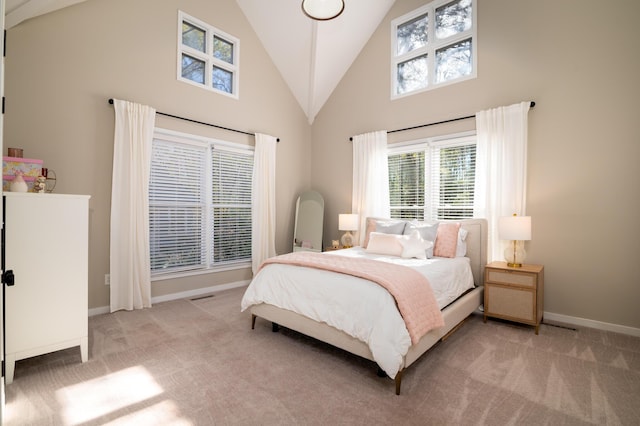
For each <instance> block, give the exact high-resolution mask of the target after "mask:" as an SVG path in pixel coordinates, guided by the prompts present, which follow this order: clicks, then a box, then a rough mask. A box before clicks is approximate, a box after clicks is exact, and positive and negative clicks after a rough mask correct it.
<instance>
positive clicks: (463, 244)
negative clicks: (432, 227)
mask: <svg viewBox="0 0 640 426" xmlns="http://www.w3.org/2000/svg"><path fill="white" fill-rule="evenodd" d="M468 233H469V231H467V230H466V229H462V227H461V228H460V229H459V230H458V245H457V246H456V257H465V256H466V255H467V241H466V239H467V234H468Z"/></svg>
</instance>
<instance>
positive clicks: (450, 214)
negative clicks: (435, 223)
mask: <svg viewBox="0 0 640 426" xmlns="http://www.w3.org/2000/svg"><path fill="white" fill-rule="evenodd" d="M475 173H476V145H475V143H471V144H470V143H467V144H465V145H453V146H445V147H437V146H434V147H432V148H431V167H430V177H429V181H430V185H429V191H430V192H431V194H430V196H429V200H430V211H429V214H428V217H429V218H430V219H433V220H445V219H449V220H456V219H464V218H470V217H473V196H474V185H475Z"/></svg>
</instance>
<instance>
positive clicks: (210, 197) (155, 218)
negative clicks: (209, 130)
mask: <svg viewBox="0 0 640 426" xmlns="http://www.w3.org/2000/svg"><path fill="white" fill-rule="evenodd" d="M177 139H179V138H176V137H175V135H174V136H173V137H167V138H166V140H163V139H161V138H156V139H154V140H153V147H152V159H151V176H150V183H149V228H150V252H151V272H152V274H153V275H155V276H158V275H161V274H180V273H182V272H189V271H195V270H207V269H215V268H217V267H220V266H224V265H229V264H234V263H244V262H248V261H251V180H252V172H253V151H251V150H248V149H234V148H233V147H231V146H227V145H225V144H223V143H221V144H220V145H216V144H214V143H209V142H205V141H202V140H199V141H197V142H194V141H189V142H185V143H180V142H178V141H177Z"/></svg>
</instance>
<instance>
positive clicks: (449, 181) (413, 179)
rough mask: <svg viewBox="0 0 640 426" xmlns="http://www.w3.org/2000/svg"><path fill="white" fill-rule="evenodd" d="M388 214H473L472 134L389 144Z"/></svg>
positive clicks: (409, 216) (431, 216)
mask: <svg viewBox="0 0 640 426" xmlns="http://www.w3.org/2000/svg"><path fill="white" fill-rule="evenodd" d="M388 160H389V198H390V202H391V217H392V218H397V219H418V220H447V219H451V220H456V219H464V218H471V217H473V196H474V192H475V169H476V167H475V166H476V138H475V135H471V134H465V135H457V136H453V137H448V138H445V139H442V138H439V139H428V140H426V141H419V142H413V143H410V144H405V145H399V146H394V147H390V148H389V154H388Z"/></svg>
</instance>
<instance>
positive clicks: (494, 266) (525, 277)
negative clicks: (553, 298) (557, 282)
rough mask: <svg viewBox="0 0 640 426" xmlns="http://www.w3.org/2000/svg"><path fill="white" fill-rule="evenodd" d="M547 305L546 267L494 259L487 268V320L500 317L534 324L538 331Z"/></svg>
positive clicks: (485, 304)
mask: <svg viewBox="0 0 640 426" xmlns="http://www.w3.org/2000/svg"><path fill="white" fill-rule="evenodd" d="M543 308H544V266H542V265H522V267H520V268H512V267H509V266H507V263H506V262H492V263H490V264H488V265H487V266H486V267H485V269H484V322H487V317H494V318H501V319H505V320H509V321H515V322H519V323H523V324H529V325H532V326H534V327H535V330H536V334H538V329H539V327H540V322H541V321H542V313H543V310H544V309H543Z"/></svg>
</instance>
